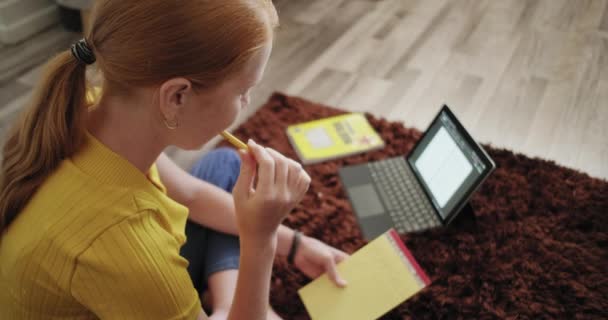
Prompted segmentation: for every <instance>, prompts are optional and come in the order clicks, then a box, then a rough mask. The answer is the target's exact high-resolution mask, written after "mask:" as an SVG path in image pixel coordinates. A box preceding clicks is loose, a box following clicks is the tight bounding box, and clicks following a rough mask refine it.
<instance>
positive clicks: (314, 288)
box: [298, 229, 430, 320]
mask: <svg viewBox="0 0 608 320" xmlns="http://www.w3.org/2000/svg"><path fill="white" fill-rule="evenodd" d="M338 272H339V273H340V275H341V276H342V277H343V278H344V279H345V280H346V281H348V286H347V287H346V288H338V287H336V285H335V284H334V283H333V282H331V280H329V278H328V276H327V274H325V275H323V276H321V277H319V278H318V279H316V280H314V281H312V282H311V283H309V284H308V285H306V286H304V287H302V288H301V289H300V290H299V291H298V293H299V294H300V297H301V298H302V301H303V302H304V305H305V306H306V309H307V310H308V313H309V315H310V317H311V318H312V319H315V320H324V319H327V320H335V319H349V320H358V319H360V320H370V319H377V318H378V317H380V316H382V315H383V314H385V313H387V312H388V311H390V310H391V309H393V308H395V307H396V306H398V305H399V304H401V303H402V302H403V301H405V300H407V299H408V298H409V297H411V296H413V295H414V294H416V293H417V292H418V291H420V290H421V289H423V288H424V287H426V286H427V285H429V284H430V281H429V278H428V277H427V276H426V274H425V273H424V271H423V270H422V269H421V268H420V266H419V265H418V263H417V262H416V260H415V259H414V257H413V256H412V254H411V253H410V252H409V250H408V249H407V248H406V247H405V245H404V244H403V242H401V239H399V235H398V234H397V232H396V231H395V230H394V229H391V230H389V231H388V232H386V233H385V234H383V235H382V236H380V237H378V238H376V239H375V240H373V241H372V242H370V243H369V244H367V245H366V246H364V247H363V248H361V249H359V251H357V252H355V253H354V254H353V255H352V256H350V257H349V258H348V259H346V260H345V261H343V262H342V263H340V264H339V265H338Z"/></svg>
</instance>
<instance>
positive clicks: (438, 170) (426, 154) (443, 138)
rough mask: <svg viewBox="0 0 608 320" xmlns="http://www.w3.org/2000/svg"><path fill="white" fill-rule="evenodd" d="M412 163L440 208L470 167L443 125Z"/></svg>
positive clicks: (464, 177) (469, 171)
mask: <svg viewBox="0 0 608 320" xmlns="http://www.w3.org/2000/svg"><path fill="white" fill-rule="evenodd" d="M415 165H416V168H417V169H418V171H419V172H420V175H421V176H422V179H424V182H425V183H426V184H427V186H428V187H429V189H430V191H431V193H432V194H433V197H434V198H435V200H437V203H438V204H439V206H440V207H441V208H443V207H444V206H445V205H446V203H448V201H449V200H450V199H451V198H452V196H453V195H454V193H455V192H456V190H458V188H459V187H460V186H461V185H462V183H463V182H464V181H465V179H466V178H467V176H468V175H469V173H471V171H472V170H473V167H472V166H471V164H470V163H469V161H468V160H467V158H466V157H465V155H464V153H462V151H461V150H460V148H458V146H457V145H456V143H455V142H454V140H453V139H452V137H451V136H450V134H449V133H448V132H447V131H446V130H445V128H443V127H442V128H440V129H439V131H437V133H436V134H435V136H434V137H433V138H432V139H431V142H430V143H429V144H428V145H427V147H426V149H425V150H424V151H423V152H422V154H421V155H420V157H419V158H418V160H416V163H415Z"/></svg>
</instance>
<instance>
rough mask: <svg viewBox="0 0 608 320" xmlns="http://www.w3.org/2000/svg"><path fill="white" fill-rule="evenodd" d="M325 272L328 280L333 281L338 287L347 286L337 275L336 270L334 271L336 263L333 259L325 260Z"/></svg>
mask: <svg viewBox="0 0 608 320" xmlns="http://www.w3.org/2000/svg"><path fill="white" fill-rule="evenodd" d="M325 261H326V262H325V270H326V271H327V275H328V276H329V279H330V280H331V281H333V282H334V283H335V284H336V285H337V286H338V287H341V288H344V287H346V285H347V284H348V283H347V282H346V280H344V279H342V277H340V275H339V274H338V269H336V263H335V262H334V259H333V258H328V259H326V260H325Z"/></svg>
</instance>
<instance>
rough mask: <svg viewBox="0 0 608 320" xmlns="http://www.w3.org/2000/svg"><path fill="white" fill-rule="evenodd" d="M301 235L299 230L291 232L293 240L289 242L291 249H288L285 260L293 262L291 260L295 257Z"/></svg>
mask: <svg viewBox="0 0 608 320" xmlns="http://www.w3.org/2000/svg"><path fill="white" fill-rule="evenodd" d="M301 237H302V233H301V232H300V231H295V230H294V232H293V241H292V242H291V249H289V254H288V255H287V262H289V263H290V264H293V262H294V261H293V260H294V258H295V257H296V252H297V251H298V246H299V245H300V238H301Z"/></svg>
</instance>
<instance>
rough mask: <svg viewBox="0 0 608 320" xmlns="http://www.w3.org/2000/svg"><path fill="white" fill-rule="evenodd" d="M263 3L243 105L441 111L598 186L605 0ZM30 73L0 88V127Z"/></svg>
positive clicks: (606, 139)
mask: <svg viewBox="0 0 608 320" xmlns="http://www.w3.org/2000/svg"><path fill="white" fill-rule="evenodd" d="M274 2H275V4H276V6H277V8H278V10H279V15H280V17H281V27H280V29H279V30H278V33H277V36H276V41H275V48H274V51H273V55H272V57H271V61H270V63H269V66H268V69H267V72H266V77H265V79H264V81H263V82H262V83H261V84H260V86H259V87H258V88H257V91H256V92H255V93H254V96H253V101H252V105H253V106H258V105H261V104H262V103H263V102H264V101H265V100H266V99H267V97H268V96H269V95H270V94H271V93H272V92H273V91H283V92H285V93H288V94H293V95H299V96H302V97H304V98H308V99H311V100H314V101H318V102H321V103H325V104H328V105H333V106H337V107H341V108H344V109H348V110H352V111H369V112H371V113H373V114H376V115H378V116H384V117H386V118H388V119H391V120H398V121H402V122H404V123H405V125H406V126H414V127H417V128H420V129H424V128H426V126H427V125H428V123H429V122H430V120H431V119H432V117H433V116H434V115H435V113H436V112H437V111H438V109H439V108H440V107H441V105H442V104H443V103H447V104H448V105H449V106H450V107H452V109H453V110H454V111H455V113H456V114H457V115H458V116H459V118H460V119H461V121H462V122H463V124H464V125H465V127H467V128H468V129H469V131H471V132H472V134H473V136H474V137H476V138H477V139H478V140H479V141H481V142H484V143H491V144H492V145H494V146H498V147H506V148H509V149H512V150H515V151H517V152H522V153H525V154H527V155H530V156H538V157H542V158H546V159H552V160H555V161H557V162H558V163H560V164H562V165H565V166H568V167H572V168H576V169H580V170H582V171H584V172H587V173H589V174H590V175H592V176H596V177H601V178H604V179H607V178H608V0H576V1H573V0H501V1H493V0H379V1H372V0H313V1H310V0H275V1H274ZM9 49H10V48H9ZM3 50H5V51H6V50H7V48H0V56H2V51H3ZM2 63H3V62H1V61H0V72H4V68H3V67H2ZM35 70H36V69H34V71H33V72H31V73H30V74H29V75H28V74H26V78H25V80H24V79H21V80H20V81H17V80H9V81H6V80H4V82H0V86H1V87H0V124H2V123H3V120H4V119H3V116H6V115H7V114H11V113H12V111H11V110H17V109H18V106H19V105H20V104H21V103H23V97H24V96H26V95H27V92H28V91H27V85H25V86H24V85H23V84H24V83H27V82H28V81H29V82H30V83H31V81H32V78H35V77H36V74H37V73H36V71H35ZM21 77H23V75H21ZM28 77H29V78H28ZM5 78H7V77H6V76H4V77H1V74H0V81H1V79H5ZM15 83H17V84H15ZM13 92H15V94H13ZM8 96H10V97H12V96H15V98H14V99H12V100H11V101H8V100H7V98H6V97H8ZM19 99H22V100H21V101H20V100H19ZM7 110H8V111H11V112H8V111H7ZM254 111H255V108H250V109H248V111H247V112H248V113H247V114H244V115H243V117H242V118H241V119H240V120H239V122H240V121H243V119H244V118H246V117H247V116H248V115H249V114H251V113H252V112H254ZM4 122H6V121H4ZM204 151H205V149H204V150H202V151H198V152H183V151H178V150H169V152H170V154H171V155H172V157H174V158H175V159H176V160H177V161H178V162H179V163H180V165H182V166H185V167H186V166H188V165H189V164H190V163H192V161H193V160H194V159H195V158H196V157H198V156H199V155H200V153H202V152H204Z"/></svg>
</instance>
